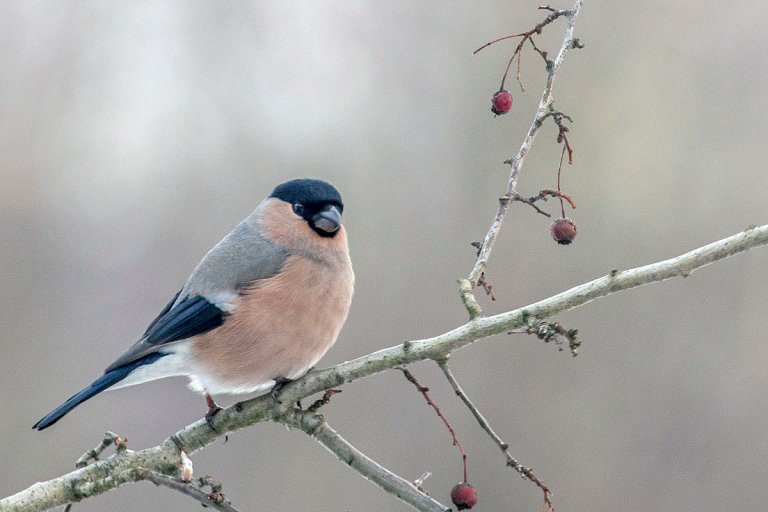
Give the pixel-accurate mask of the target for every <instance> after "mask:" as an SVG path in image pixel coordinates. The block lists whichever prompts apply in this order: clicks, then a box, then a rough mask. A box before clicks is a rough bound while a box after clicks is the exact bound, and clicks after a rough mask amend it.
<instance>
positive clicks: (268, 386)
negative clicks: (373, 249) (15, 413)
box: [33, 178, 355, 430]
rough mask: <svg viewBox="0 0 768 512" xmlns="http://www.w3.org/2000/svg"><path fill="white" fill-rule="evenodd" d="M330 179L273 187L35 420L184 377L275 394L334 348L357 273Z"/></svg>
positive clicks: (227, 389) (210, 391)
mask: <svg viewBox="0 0 768 512" xmlns="http://www.w3.org/2000/svg"><path fill="white" fill-rule="evenodd" d="M343 211H344V204H343V202H342V199H341V195H340V194H339V192H338V190H337V189H336V188H335V187H334V186H333V185H331V184H330V183H328V182H326V181H323V180H319V179H309V178H301V179H294V180H290V181H287V182H285V183H282V184H280V185H278V186H277V187H275V189H274V190H273V191H272V193H271V194H270V195H269V196H268V197H267V198H265V199H264V200H263V201H261V203H259V205H258V206H257V207H256V209H255V210H254V211H253V212H252V213H251V214H250V215H248V216H247V217H246V218H245V219H244V220H242V221H241V222H240V223H239V224H237V226H235V228H234V229H233V230H232V231H231V232H230V233H229V234H228V235H226V236H225V237H224V238H223V239H222V240H221V241H220V242H219V243H218V244H216V245H215V246H214V247H213V248H212V249H211V250H210V251H209V252H208V253H207V254H206V255H205V256H204V257H203V259H202V260H201V261H200V263H198V264H197V266H196V267H195V269H194V270H193V272H192V274H191V275H190V276H189V278H188V279H187V281H186V282H185V283H184V285H183V287H182V288H181V290H180V291H179V292H178V293H177V294H176V295H175V296H174V297H173V299H171V301H170V302H169V303H168V305H167V306H165V308H164V309H163V310H162V311H161V312H160V313H159V314H158V315H157V317H156V318H155V319H154V320H153V321H152V322H151V323H150V324H149V326H148V327H147V328H146V330H145V331H144V334H143V335H142V336H141V337H140V338H139V340H138V341H137V342H136V343H135V344H133V345H132V346H131V347H130V348H129V349H128V350H127V351H126V352H125V353H124V354H122V355H121V356H120V357H118V358H117V359H116V360H115V361H114V362H113V363H112V364H110V365H109V366H108V367H107V369H106V370H105V371H104V374H103V375H101V376H100V377H99V378H97V379H96V380H94V381H93V382H92V383H91V384H90V385H88V386H86V387H85V388H84V389H82V390H81V391H79V392H77V393H75V394H74V395H72V396H71V397H70V398H69V399H68V400H66V401H65V402H64V403H63V404H61V405H60V406H59V407H57V408H56V409H54V410H53V411H52V412H50V413H49V414H48V415H46V416H45V417H43V418H42V419H41V420H40V421H38V422H37V423H35V424H34V426H33V428H34V429H37V430H43V429H45V428H48V427H50V426H51V425H53V424H54V423H56V422H57V421H59V420H60V419H61V418H62V417H63V416H64V415H65V414H67V413H68V412H70V411H71V410H72V409H74V408H75V407H76V406H78V405H79V404H81V403H83V402H84V401H86V400H88V399H90V398H92V397H94V396H95V395H97V394H99V393H101V392H102V391H105V390H113V389H118V388H122V387H127V386H133V385H135V384H140V383H143V382H147V381H151V380H155V379H161V378H164V377H172V376H186V377H188V379H189V387H190V389H192V390H193V391H195V392H198V393H200V394H202V395H204V396H205V400H206V404H207V406H208V412H207V413H206V416H205V418H206V421H207V422H208V424H209V425H210V426H211V427H213V424H212V418H213V416H214V415H215V414H216V413H217V412H218V411H219V410H221V408H220V407H218V405H217V404H216V402H215V401H214V399H213V395H217V394H220V393H224V394H243V393H257V394H265V393H266V392H267V391H270V390H271V393H272V397H273V398H274V399H275V400H277V401H279V400H278V398H277V393H278V392H279V390H280V388H281V387H282V386H283V385H284V384H285V383H287V382H289V381H290V380H294V379H296V378H298V377H300V376H302V375H304V374H305V373H306V372H307V371H308V370H309V369H311V368H312V367H314V366H315V364H316V363H317V362H318V361H319V360H320V358H321V357H322V356H323V355H324V354H325V353H326V352H327V351H328V350H329V349H330V348H331V346H333V344H334V343H335V342H336V338H337V337H338V335H339V332H340V330H341V328H342V326H343V324H344V322H345V321H346V318H347V314H348V312H349V308H350V304H351V301H352V295H353V292H354V281H355V274H354V271H353V269H352V263H351V260H350V257H349V248H348V242H347V234H346V230H345V228H344V225H343V224H342V213H343Z"/></svg>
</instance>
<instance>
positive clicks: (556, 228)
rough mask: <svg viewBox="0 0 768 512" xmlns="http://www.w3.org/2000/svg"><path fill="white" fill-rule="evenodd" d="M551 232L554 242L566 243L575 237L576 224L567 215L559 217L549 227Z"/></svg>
mask: <svg viewBox="0 0 768 512" xmlns="http://www.w3.org/2000/svg"><path fill="white" fill-rule="evenodd" d="M549 230H550V231H551V232H552V238H554V239H555V242H557V243H559V244H562V245H568V244H570V243H571V242H573V239H574V238H576V224H574V223H573V221H572V220H571V219H569V218H568V217H560V218H559V219H557V220H556V221H555V222H553V223H552V226H551V227H550V228H549Z"/></svg>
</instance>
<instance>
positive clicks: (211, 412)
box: [205, 393, 222, 431]
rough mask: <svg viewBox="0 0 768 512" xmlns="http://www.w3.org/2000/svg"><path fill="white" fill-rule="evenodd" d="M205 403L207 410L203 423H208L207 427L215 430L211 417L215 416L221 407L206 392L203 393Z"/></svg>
mask: <svg viewBox="0 0 768 512" xmlns="http://www.w3.org/2000/svg"><path fill="white" fill-rule="evenodd" d="M205 403H206V405H208V412H207V413H205V423H206V424H207V425H208V428H210V429H211V430H213V431H215V430H216V427H214V426H213V417H214V416H216V415H217V414H218V413H219V411H221V410H222V409H221V407H219V405H218V404H217V403H216V402H215V401H214V400H213V397H212V396H211V395H209V394H207V393H206V394H205Z"/></svg>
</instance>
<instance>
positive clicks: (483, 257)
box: [467, 0, 583, 288]
mask: <svg viewBox="0 0 768 512" xmlns="http://www.w3.org/2000/svg"><path fill="white" fill-rule="evenodd" d="M582 3H583V0H576V3H575V4H574V6H573V8H572V9H571V10H569V11H556V10H554V9H552V8H551V7H549V6H542V7H540V8H541V9H546V10H550V11H552V12H553V13H558V16H561V15H562V16H565V17H566V18H567V19H568V28H566V30H565V36H564V37H563V44H562V46H561V47H560V51H559V52H558V54H557V57H556V58H555V60H554V62H553V63H552V66H551V67H550V68H549V69H548V71H547V82H546V85H545V87H544V92H543V93H542V95H541V101H539V108H538V109H537V111H536V116H535V117H534V119H533V122H532V123H531V127H530V128H529V129H528V134H527V135H526V136H525V140H524V141H523V144H522V146H520V150H519V151H518V152H517V155H516V156H515V157H514V158H512V159H511V160H509V164H510V167H511V169H510V173H509V181H508V184H507V191H506V194H505V196H507V197H515V196H516V195H517V180H518V177H519V175H520V171H521V169H522V167H523V163H524V161H525V156H526V155H527V154H528V151H529V150H530V149H531V146H532V145H533V141H534V140H535V139H536V134H537V133H538V131H539V129H540V128H541V121H542V120H543V119H544V118H545V117H546V115H547V113H548V112H549V106H550V105H551V104H552V87H553V85H554V82H555V78H556V77H557V72H558V71H559V70H560V66H561V65H562V64H563V60H564V59H565V55H566V54H567V53H568V50H570V49H571V48H573V47H574V39H573V24H574V22H575V21H576V17H577V16H578V15H579V10H580V9H581V5H582ZM553 15H554V14H553ZM521 44H522V42H521ZM508 208H509V201H507V202H500V203H499V207H498V210H497V211H496V215H495V216H494V218H493V221H492V222H491V227H490V229H489V230H488V233H487V234H486V235H485V238H484V239H483V245H482V247H481V249H480V254H479V255H478V256H477V260H476V261H475V266H474V267H473V268H472V271H471V272H470V273H469V277H468V278H467V279H468V280H469V282H470V283H472V287H473V288H474V287H475V286H477V282H478V280H479V279H480V275H481V274H482V273H483V272H484V271H485V267H486V265H487V264H488V258H490V256H491V250H492V249H493V244H494V242H495V241H496V236H497V235H498V234H499V230H500V229H501V225H502V222H503V221H504V216H505V214H506V212H507V209H508Z"/></svg>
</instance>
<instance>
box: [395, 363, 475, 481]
mask: <svg viewBox="0 0 768 512" xmlns="http://www.w3.org/2000/svg"><path fill="white" fill-rule="evenodd" d="M400 371H402V372H403V375H404V376H405V378H406V379H408V382H410V383H411V384H413V385H414V386H416V389H418V390H419V393H421V394H422V396H423V397H424V400H426V401H427V404H429V406H430V407H432V409H434V411H435V412H436V413H437V415H438V416H439V417H440V419H441V420H443V424H444V425H445V428H447V429H448V432H450V433H451V437H452V438H453V446H455V447H456V448H458V450H459V453H461V461H462V464H463V465H464V480H462V482H466V481H467V453H466V452H465V451H464V447H463V446H461V443H460V442H459V438H458V437H456V432H455V431H454V430H453V426H452V425H451V422H450V421H448V418H446V417H445V416H444V415H443V413H442V411H440V408H439V407H438V406H437V404H436V403H435V402H434V401H433V400H432V398H431V397H430V396H429V388H428V387H426V386H422V385H421V384H420V383H419V381H418V380H416V377H415V376H414V375H413V374H412V373H411V372H410V371H408V369H407V368H400Z"/></svg>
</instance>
